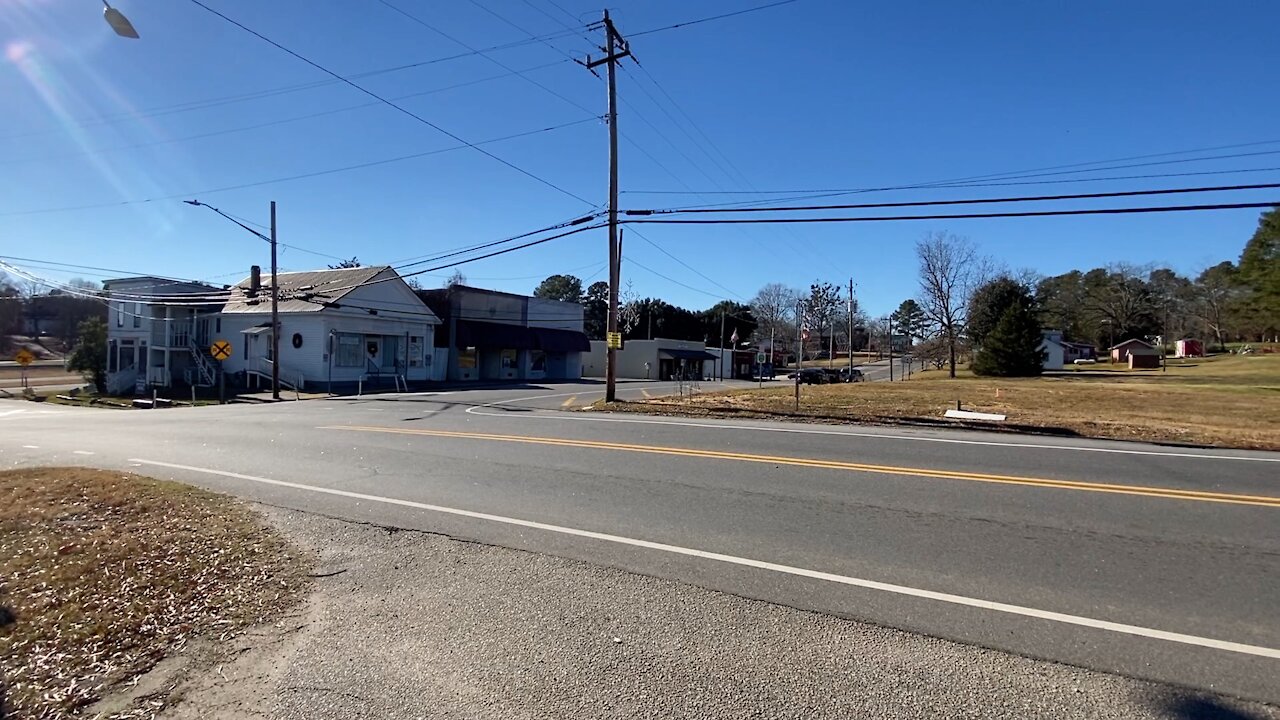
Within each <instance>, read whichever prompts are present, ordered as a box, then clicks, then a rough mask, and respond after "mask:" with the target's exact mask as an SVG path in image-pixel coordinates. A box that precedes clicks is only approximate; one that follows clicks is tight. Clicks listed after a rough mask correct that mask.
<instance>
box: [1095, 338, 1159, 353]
mask: <svg viewBox="0 0 1280 720" xmlns="http://www.w3.org/2000/svg"><path fill="white" fill-rule="evenodd" d="M1134 343H1137V344H1139V345H1141V346H1143V347H1148V348H1151V349H1152V350H1154V349H1155V347H1156V346H1155V345H1152V344H1151V343H1149V342H1147V341H1146V340H1139V339H1138V338H1130V339H1128V340H1125V341H1124V342H1122V343H1116V344H1115V345H1112V346H1111V347H1109V348H1107V349H1108V350H1115V349H1117V348H1123V347H1128V346H1130V345H1132V344H1134Z"/></svg>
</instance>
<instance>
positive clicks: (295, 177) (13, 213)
mask: <svg viewBox="0 0 1280 720" xmlns="http://www.w3.org/2000/svg"><path fill="white" fill-rule="evenodd" d="M593 119H594V118H583V119H582V120H574V121H572V122H567V123H562V124H560V125H553V126H551V127H544V128H538V129H536V130H528V131H525V132H521V133H515V134H513V135H506V136H503V137H497V138H490V139H488V140H481V141H479V142H476V143H474V144H460V145H451V146H449V147H444V148H438V149H435V150H427V151H425V152H419V153H412V154H409V155H399V156H397V157H391V158H383V159H381V160H371V161H369V162H363V163H357V164H355V165H344V166H341V167H336V168H327V169H325V170H315V171H312V172H306V173H299V174H297V175H286V176H283V177H277V178H271V179H269V180H258V181H255V182H248V183H240V184H238V185H224V186H222V187H215V188H208V189H205V190H189V191H186V192H180V193H173V194H171V195H159V196H156V197H150V198H143V199H140V200H118V201H116V202H108V203H95V204H90V205H71V206H64V207H54V208H40V209H37V210H11V211H8V212H0V217H12V216H18V215H44V214H48V213H57V212H74V211H79V210H100V209H104V208H113V207H121V206H126V205H142V204H146V203H152V202H158V201H162V200H175V199H178V198H186V197H191V196H193V195H212V194H214V193H221V192H229V191H231V190H244V189H247V188H253V187H262V186H264V185H275V184H277V183H283V182H292V181H294V180H305V179H308V178H313V177H321V176H324V175H335V174H337V173H344V172H350V171H352V170H363V169H365V168H370V167H376V166H378V165H388V164H391V163H397V162H404V161H406V160H416V159H418V158H423V157H428V156H431V155H439V154H441V153H446V152H453V151H454V150H462V149H464V148H468V147H473V146H474V145H488V144H491V143H496V142H503V141H506V140H514V139H516V138H521V137H527V136H529V135H536V134H539V133H544V132H551V131H554V130H560V129H563V128H567V127H572V126H574V125H581V124H583V123H586V122H591V121H592V120H593Z"/></svg>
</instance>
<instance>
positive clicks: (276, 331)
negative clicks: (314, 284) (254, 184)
mask: <svg viewBox="0 0 1280 720" xmlns="http://www.w3.org/2000/svg"><path fill="white" fill-rule="evenodd" d="M276 271H277V268H276V201H275V200H272V201H271V399H272V400H279V399H280V283H279V281H278V279H277V277H276Z"/></svg>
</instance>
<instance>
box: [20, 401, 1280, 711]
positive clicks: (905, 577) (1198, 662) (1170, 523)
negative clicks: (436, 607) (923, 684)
mask: <svg viewBox="0 0 1280 720" xmlns="http://www.w3.org/2000/svg"><path fill="white" fill-rule="evenodd" d="M709 386H711V384H710V383H704V384H703V388H704V389H706V388H708V387H709ZM623 387H624V390H623V396H624V397H626V396H642V395H644V394H649V395H657V394H662V393H664V392H668V391H669V389H670V386H668V385H664V384H657V383H628V384H625V385H624V386H623ZM600 390H601V388H600V386H599V385H597V384H568V385H546V386H530V387H516V388H510V387H509V388H503V389H496V390H494V389H489V390H483V389H476V390H465V391H455V392H444V393H435V394H413V395H382V396H367V397H364V398H347V399H334V400H316V401H309V402H303V403H283V404H278V405H258V406H226V407H210V408H194V409H191V408H181V409H170V410H162V411H150V412H149V411H110V410H96V409H77V408H61V407H45V406H38V405H32V404H26V403H19V402H14V401H3V402H0V462H3V463H4V464H5V465H10V466H12V465H30V464H52V463H64V464H89V465H95V466H101V467H132V468H135V469H137V470H138V471H139V472H144V473H147V474H150V475H154V476H158V477H172V478H176V479H180V480H184V481H188V482H193V483H197V484H200V485H204V486H207V487H210V488H214V489H217V490H221V491H225V492H231V493H234V494H237V495H241V496H243V497H246V498H251V499H254V500H258V501H262V502H267V503H272V504H277V505H281V506H285V507H291V508H296V509H301V510H308V511H313V512H320V513H324V514H329V515H334V516H337V517H342V518H347V519H353V520H360V521H368V522H373V523H377V524H382V525H388V526H397V527H408V528H415V529H421V530H429V531H433V532H441V533H445V534H448V535H451V536H455V537H460V538H468V539H476V540H480V541H483V542H487V543H492V544H497V545H504V546H508V547H514V548H520V549H527V550H535V551H539V552H544V553H549V554H553V555H560V556H564V557H569V558H576V559H580V560H587V561H590V562H593V563H597V564H602V565H607V566H613V567H618V568H623V569H627V570H632V571H636V572H640V573H644V574H649V575H653V576H658V577H662V578H668V579H675V580H680V581H684V582H688V583H692V584H695V585H699V586H702V587H706V588H711V589H716V590H722V591H727V592H731V593H734V594H738V595H742V596H746V597H751V598H758V599H763V600H768V601H772V602H776V603H780V604H784V605H789V606H793V607H798V608H803V609H811V610H816V611H820V612H824V613H828V614H832V615H837V616H842V617H849V618H854V619H859V620H864V621H869V622H872V623H875V624H880V625H885V626H891V627H895V628H901V629H905V630H910V631H914V632H919V633H923V634H926V635H931V636H937V637H943V638H948V639H954V640H959V641H962V642H967V643H972V644H976V645H981V646H985V647H991V648H996V649H1001V650H1007V651H1012V652H1015V653H1019V654H1022V655H1026V656H1030V657H1036V658H1047V659H1053V660H1059V661H1062V662H1067V663H1071V664H1076V665H1080V666H1084V667H1087V668H1091V669H1097V670H1103V671H1110V672H1117V673H1121V674H1124V675H1128V676H1133V677H1140V678H1145V679H1151V680H1157V681H1163V682H1172V683H1176V684H1181V685H1185V686H1189V687H1194V688H1199V689H1205V690H1211V691H1216V692H1223V693H1227V694H1232V695H1238V696H1241V697H1246V698H1251V699H1257V700H1262V701H1266V702H1271V703H1280V522H1278V520H1280V454H1268V453H1257V452H1246V451H1220V450H1201V449H1188V448H1177V447H1168V446H1158V445H1143V444H1135V443H1121V442H1106V441H1084V440H1078V439H1060V438H1046V437H1029V436H1015V435H1007V434H987V433H975V432H960V431H956V432H948V431H942V430H931V431H917V430H904V429H884V428H864V427H855V426H822V425H788V424H781V423H771V422H749V421H717V420H688V419H679V418H658V417H640V416H623V415H608V414H600V413H593V412H578V411H575V410H574V408H577V407H579V406H584V405H587V404H589V403H590V402H591V401H593V400H595V399H597V398H598V397H599V392H600Z"/></svg>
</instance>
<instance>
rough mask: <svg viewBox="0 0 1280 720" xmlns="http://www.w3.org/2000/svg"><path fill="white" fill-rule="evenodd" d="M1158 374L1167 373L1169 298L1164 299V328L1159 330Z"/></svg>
mask: <svg viewBox="0 0 1280 720" xmlns="http://www.w3.org/2000/svg"><path fill="white" fill-rule="evenodd" d="M1160 333H1161V334H1160V372H1169V296H1168V295H1166V296H1165V298H1164V327H1162V328H1160Z"/></svg>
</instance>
